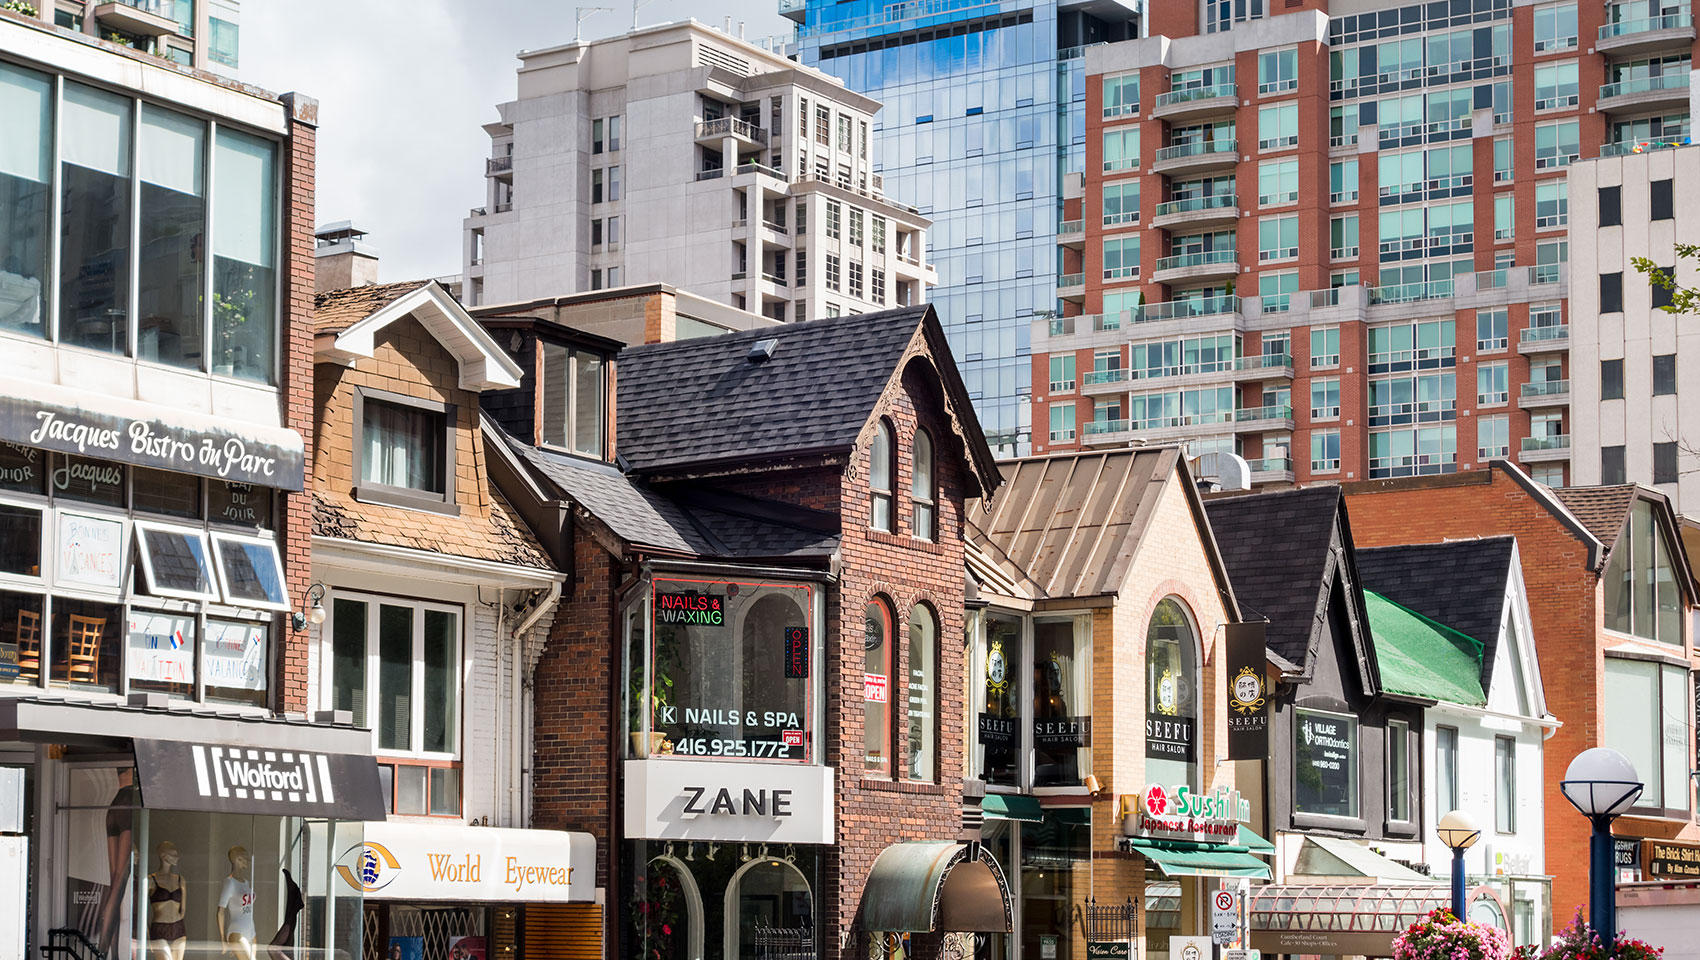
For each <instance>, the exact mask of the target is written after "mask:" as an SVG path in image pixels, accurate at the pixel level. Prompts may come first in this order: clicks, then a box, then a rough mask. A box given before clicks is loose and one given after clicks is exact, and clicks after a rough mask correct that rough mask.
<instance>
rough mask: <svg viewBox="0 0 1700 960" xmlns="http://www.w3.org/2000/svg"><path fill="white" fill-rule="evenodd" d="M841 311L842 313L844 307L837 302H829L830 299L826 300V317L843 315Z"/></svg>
mask: <svg viewBox="0 0 1700 960" xmlns="http://www.w3.org/2000/svg"><path fill="white" fill-rule="evenodd" d="M843 313H844V308H843V307H840V306H839V305H838V304H836V303H833V302H831V301H830V300H829V301H827V304H826V315H827V316H828V317H838V316H842V315H843Z"/></svg>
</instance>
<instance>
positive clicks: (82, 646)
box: [66, 613, 106, 683]
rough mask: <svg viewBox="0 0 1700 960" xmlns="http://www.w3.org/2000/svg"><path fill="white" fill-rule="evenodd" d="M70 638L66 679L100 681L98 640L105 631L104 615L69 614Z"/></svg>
mask: <svg viewBox="0 0 1700 960" xmlns="http://www.w3.org/2000/svg"><path fill="white" fill-rule="evenodd" d="M70 619H71V638H70V645H69V647H68V648H67V653H69V655H70V656H69V658H68V660H67V663H66V667H67V669H66V679H67V680H69V681H71V682H72V683H98V682H99V681H100V640H101V636H102V635H103V634H104V633H105V632H106V619H105V618H104V617H83V616H78V615H77V614H74V613H73V614H71V618H70Z"/></svg>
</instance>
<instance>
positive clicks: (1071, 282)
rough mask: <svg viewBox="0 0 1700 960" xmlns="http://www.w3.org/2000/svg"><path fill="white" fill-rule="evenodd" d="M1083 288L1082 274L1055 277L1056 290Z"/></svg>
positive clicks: (1066, 274) (1084, 278)
mask: <svg viewBox="0 0 1700 960" xmlns="http://www.w3.org/2000/svg"><path fill="white" fill-rule="evenodd" d="M1084 286H1086V274H1084V273H1063V274H1058V275H1057V287H1058V289H1063V288H1067V287H1084Z"/></svg>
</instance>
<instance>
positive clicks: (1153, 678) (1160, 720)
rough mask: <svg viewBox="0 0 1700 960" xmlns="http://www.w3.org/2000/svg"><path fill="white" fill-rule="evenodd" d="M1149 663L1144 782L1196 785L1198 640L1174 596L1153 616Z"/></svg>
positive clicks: (1148, 633) (1147, 650) (1148, 637)
mask: <svg viewBox="0 0 1700 960" xmlns="http://www.w3.org/2000/svg"><path fill="white" fill-rule="evenodd" d="M1145 659H1146V671H1147V673H1146V678H1145V696H1146V706H1145V771H1146V772H1145V779H1146V780H1147V781H1149V782H1151V783H1160V784H1186V785H1188V786H1194V787H1195V786H1198V635H1197V633H1196V632H1194V630H1193V626H1192V618H1191V617H1190V616H1189V615H1188V614H1187V611H1186V608H1185V607H1183V606H1182V605H1181V603H1180V601H1179V600H1176V599H1175V598H1174V597H1167V598H1165V599H1164V600H1163V601H1162V602H1160V603H1158V604H1157V609H1156V610H1155V611H1153V612H1152V614H1151V623H1150V626H1149V627H1148V628H1147V630H1146V634H1145Z"/></svg>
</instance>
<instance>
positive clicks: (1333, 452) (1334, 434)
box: [1310, 430, 1340, 473]
mask: <svg viewBox="0 0 1700 960" xmlns="http://www.w3.org/2000/svg"><path fill="white" fill-rule="evenodd" d="M1339 469H1340V431H1338V430H1312V431H1311V432H1310V472H1312V473H1336V472H1338V471H1339Z"/></svg>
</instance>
